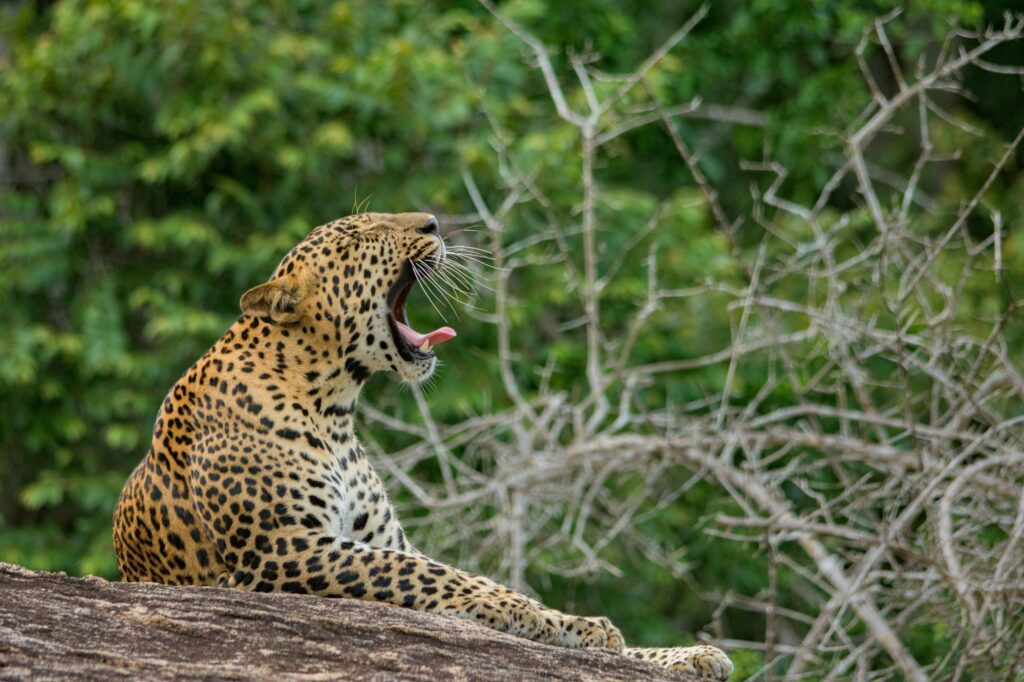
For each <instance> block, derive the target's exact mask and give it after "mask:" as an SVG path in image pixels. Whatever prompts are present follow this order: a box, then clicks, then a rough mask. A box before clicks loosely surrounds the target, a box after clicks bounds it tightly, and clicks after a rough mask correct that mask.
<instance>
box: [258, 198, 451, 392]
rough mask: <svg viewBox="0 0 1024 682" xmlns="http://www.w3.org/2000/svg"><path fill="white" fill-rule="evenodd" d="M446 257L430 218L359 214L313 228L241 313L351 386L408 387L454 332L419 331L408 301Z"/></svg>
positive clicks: (430, 367)
mask: <svg viewBox="0 0 1024 682" xmlns="http://www.w3.org/2000/svg"><path fill="white" fill-rule="evenodd" d="M445 258H446V250H445V245H444V242H443V241H442V239H441V234H440V228H439V225H438V222H437V219H436V218H434V216H432V215H429V214H426V213H395V214H391V213H361V214H358V215H353V216H349V217H348V218H342V219H340V220H335V221H334V222H331V223H327V224H326V225H321V226H320V227H318V228H316V229H315V230H313V231H312V232H311V233H310V234H309V236H308V237H306V238H305V239H304V240H303V241H302V242H300V243H299V244H298V245H297V246H295V248H293V249H292V250H291V251H289V252H288V255H286V256H285V257H284V259H283V260H282V261H281V263H280V265H278V267H277V270H276V271H275V273H274V277H273V278H272V279H271V280H270V281H269V282H267V283H265V284H261V285H260V286H258V287H255V288H253V289H251V290H249V291H247V292H246V293H245V295H243V296H242V300H241V307H242V312H244V313H245V314H246V315H249V316H253V317H258V318H261V319H264V320H268V321H269V322H270V323H272V324H275V325H280V326H282V327H284V328H285V329H287V331H288V335H287V336H288V337H289V338H292V339H293V340H294V342H296V343H298V344H299V345H301V346H302V347H303V348H304V350H305V352H306V353H308V355H309V364H310V365H316V366H325V365H337V366H338V367H341V368H343V369H344V370H345V371H347V372H348V373H349V374H350V375H351V376H352V377H353V378H354V379H355V380H356V381H357V382H360V383H361V382H362V381H364V380H365V379H366V377H367V376H368V375H369V374H370V373H372V372H376V371H387V370H391V371H394V372H397V373H398V374H399V375H400V376H401V377H402V378H403V379H405V380H406V381H410V382H418V381H423V380H424V379H426V378H428V377H429V376H430V375H431V374H432V373H433V371H434V367H435V365H436V357H435V355H434V350H433V348H434V346H436V345H438V344H440V343H443V342H445V341H447V340H449V339H451V338H452V337H454V336H455V331H454V330H452V329H451V328H450V327H441V328H439V329H435V330H433V331H431V332H427V333H421V332H417V331H416V330H414V329H413V328H412V327H411V326H410V325H409V320H408V318H407V316H406V310H405V306H406V301H407V300H408V296H409V292H410V290H411V289H412V287H413V286H414V285H415V284H416V282H417V281H418V280H421V279H423V278H425V277H428V276H429V275H430V274H431V273H433V272H435V271H437V269H439V268H440V267H442V265H443V264H444V262H445Z"/></svg>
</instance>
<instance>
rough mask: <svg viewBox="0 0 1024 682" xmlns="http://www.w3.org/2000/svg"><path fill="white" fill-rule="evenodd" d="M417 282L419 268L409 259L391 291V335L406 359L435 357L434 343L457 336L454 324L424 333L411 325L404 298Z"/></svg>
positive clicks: (389, 301) (389, 318) (389, 319)
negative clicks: (452, 326)
mask: <svg viewBox="0 0 1024 682" xmlns="http://www.w3.org/2000/svg"><path fill="white" fill-rule="evenodd" d="M414 284H416V271H415V270H413V267H412V262H411V261H406V262H405V263H404V264H403V265H402V271H401V272H400V273H399V275H398V279H397V280H395V283H394V284H393V285H391V289H390V290H389V291H388V298H387V302H388V326H389V327H390V328H391V338H392V339H393V340H394V342H395V348H396V349H397V350H398V354H399V355H400V356H401V357H402V359H403V360H405V361H406V362H415V361H417V360H426V359H429V358H432V357H434V352H433V350H432V349H433V347H434V346H436V345H438V344H441V343H444V342H445V341H448V340H449V339H452V338H455V330H454V329H452V328H451V327H440V328H438V329H435V330H434V331H431V332H427V333H426V334H421V333H420V332H418V331H416V330H415V329H413V328H412V327H411V326H409V318H408V317H407V316H406V314H405V302H406V300H408V298H409V292H410V291H412V287H413V285H414Z"/></svg>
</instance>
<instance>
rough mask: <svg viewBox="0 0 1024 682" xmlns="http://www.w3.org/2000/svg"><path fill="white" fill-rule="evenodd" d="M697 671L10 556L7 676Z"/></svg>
mask: <svg viewBox="0 0 1024 682" xmlns="http://www.w3.org/2000/svg"><path fill="white" fill-rule="evenodd" d="M70 677H74V678H76V679H94V680H104V681H105V680H115V679H126V678H141V679H146V680H158V679H210V678H217V679H228V680H234V679H274V680H290V679H346V680H431V681H432V682H433V681H436V680H517V681H518V680H640V679H649V680H687V679H691V678H688V677H687V676H685V675H681V674H676V673H671V672H668V671H665V670H662V669H660V668H657V667H654V666H651V665H649V664H646V663H642V662H640V661H634V660H631V659H627V658H625V657H622V656H617V655H614V654H609V653H604V652H585V651H571V650H568V649H561V648H557V647H552V646H547V645H544V644H537V643H535V642H530V641H527V640H524V639H520V638H517V637H512V636H511V635H506V634H503V633H499V632H495V631H493V630H489V629H487V628H484V627H481V626H478V625H475V624H473V623H469V622H464V621H461V620H458V619H455V618H448V617H444V616H438V615H434V614H429V613H422V612H418V611H412V610H409V609H402V608H398V607H393V606H386V605H381V604H376V603H370V602H361V601H356V600H350V599H323V598H320V597H309V596H303V595H291V594H256V593H250V592H242V591H240V590H230V589H222V588H214V587H170V586H166V585H156V584H152V583H111V582H107V581H106V580H102V579H100V578H93V577H89V578H73V577H69V576H67V575H64V574H63V573H43V572H36V571H30V570H27V569H24V568H21V567H19V566H14V565H11V564H5V563H0V679H2V680H29V679H31V680H37V679H61V678H70Z"/></svg>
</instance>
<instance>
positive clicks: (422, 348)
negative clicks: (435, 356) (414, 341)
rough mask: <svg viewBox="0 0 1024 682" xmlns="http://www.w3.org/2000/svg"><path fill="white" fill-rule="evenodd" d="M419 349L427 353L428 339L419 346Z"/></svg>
mask: <svg viewBox="0 0 1024 682" xmlns="http://www.w3.org/2000/svg"><path fill="white" fill-rule="evenodd" d="M420 350H421V351H423V352H424V353H429V352H430V341H429V340H427V341H424V342H423V345H422V346H420Z"/></svg>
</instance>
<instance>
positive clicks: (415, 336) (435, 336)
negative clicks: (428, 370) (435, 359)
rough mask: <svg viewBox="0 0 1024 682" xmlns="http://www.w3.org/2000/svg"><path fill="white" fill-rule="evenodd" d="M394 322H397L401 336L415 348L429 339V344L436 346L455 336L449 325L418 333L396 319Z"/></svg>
mask: <svg viewBox="0 0 1024 682" xmlns="http://www.w3.org/2000/svg"><path fill="white" fill-rule="evenodd" d="M395 324H397V325H398V328H399V329H400V330H401V331H402V336H404V337H405V340H406V341H408V342H409V343H410V344H411V345H413V346H415V347H416V348H419V347H420V346H422V345H423V342H424V341H429V342H430V345H431V346H436V345H437V344H439V343H444V342H445V341H447V340H449V339H454V338H455V330H454V329H452V328H451V327H441V328H440V329H435V330H434V331H432V332H427V333H426V334H420V333H419V332H418V331H416V330H415V329H413V328H412V327H410V326H409V325H405V324H402V323H401V322H399V321H398V320H395Z"/></svg>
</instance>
